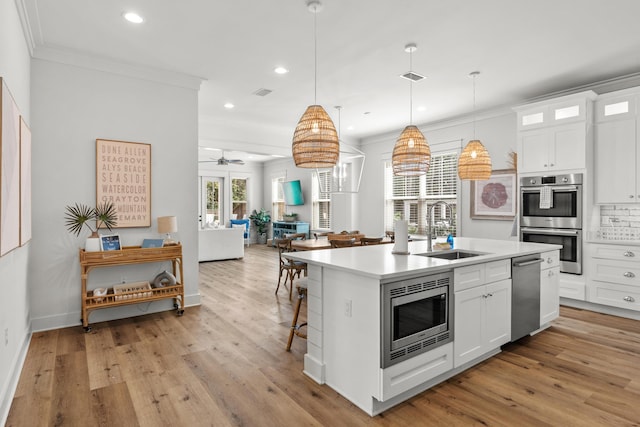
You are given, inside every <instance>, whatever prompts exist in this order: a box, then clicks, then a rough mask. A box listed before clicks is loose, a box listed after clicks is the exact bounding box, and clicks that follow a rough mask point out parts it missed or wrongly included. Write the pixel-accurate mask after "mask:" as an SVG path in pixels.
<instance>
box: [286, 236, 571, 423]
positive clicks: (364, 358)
mask: <svg viewBox="0 0 640 427" xmlns="http://www.w3.org/2000/svg"><path fill="white" fill-rule="evenodd" d="M454 246H455V248H456V249H457V250H463V251H468V252H475V253H476V256H472V257H468V258H461V259H456V260H446V259H440V258H435V257H426V256H422V255H420V254H424V253H426V252H427V242H426V241H416V242H410V243H409V251H410V255H395V254H392V250H393V246H392V245H374V246H364V247H353V248H341V249H327V250H319V251H307V252H293V253H289V254H287V256H288V257H290V258H293V259H296V260H299V261H304V262H306V263H307V264H308V266H309V277H308V306H307V307H308V315H307V321H308V331H307V332H308V334H307V336H308V339H307V353H306V354H305V356H304V373H305V374H306V375H308V376H309V377H311V378H313V379H314V380H315V381H317V382H318V383H320V384H327V385H328V386H330V387H331V388H333V389H334V390H336V391H337V392H338V393H340V394H341V395H343V396H344V397H345V398H347V399H349V400H350V401H351V402H353V403H354V404H355V405H357V406H358V407H359V408H361V409H362V410H363V411H365V412H366V413H368V414H369V415H376V414H379V413H381V412H383V411H384V410H386V409H388V408H390V407H392V406H394V405H396V404H398V403H400V402H403V401H405V400H407V399H409V398H410V397H412V396H415V395H416V394H418V393H420V392H422V391H424V390H426V389H428V388H429V387H432V386H433V385H435V384H438V383H440V382H442V381H444V380H446V379H447V378H450V377H452V376H453V375H455V374H457V373H459V372H462V371H463V370H465V369H467V368H469V367H470V366H472V365H474V364H476V363H479V362H480V361H482V360H485V359H486V358H488V357H491V356H492V355H494V354H496V353H497V352H499V351H500V345H502V344H504V343H505V342H508V341H509V340H510V321H511V301H510V298H509V295H510V291H511V279H510V277H511V276H510V265H511V258H513V257H518V256H522V255H532V254H541V253H545V252H549V251H552V252H553V251H555V252H557V251H558V250H559V249H560V246H558V245H544V244H538V243H526V242H517V241H506V240H489V239H471V238H455V242H454ZM456 271H457V274H456ZM473 271H475V272H473ZM478 271H480V272H478ZM465 272H468V273H470V274H466V275H465V274H463V273H465ZM434 277H438V279H437V280H441V279H440V277H447V279H446V280H447V282H446V283H447V285H446V289H449V290H448V291H447V292H448V295H449V297H448V298H449V299H450V301H454V303H455V304H453V303H452V304H451V305H450V306H448V305H446V304H448V303H443V305H442V308H444V307H445V306H446V307H447V309H446V310H443V311H446V313H447V318H448V319H449V320H448V324H449V326H448V330H447V331H445V332H443V333H440V335H438V339H439V338H440V337H443V340H442V342H441V343H440V344H435V345H434V346H433V348H431V345H430V344H427V341H430V340H431V338H428V339H427V340H425V341H424V342H421V343H420V346H422V350H423V351H415V353H410V354H407V355H405V356H402V357H400V358H398V359H397V360H396V361H393V362H391V363H389V362H388V361H386V360H385V357H384V353H385V349H384V341H385V340H384V335H385V334H386V332H384V329H385V325H384V319H386V318H387V317H388V316H387V315H386V314H384V313H383V311H384V306H385V305H386V304H385V301H386V298H385V289H386V290H387V291H388V289H389V285H394V286H395V284H397V283H399V282H400V283H407V284H409V285H410V286H415V285H416V284H419V286H423V287H424V289H427V285H428V283H431V282H430V280H431V278H434ZM478 278H479V279H480V281H479V282H478V281H477V279H478ZM434 280H435V279H434ZM442 280H444V279H442ZM448 280H451V282H453V283H449V282H448ZM456 280H457V282H456ZM423 282H424V283H423ZM438 283H440V282H438ZM459 285H460V286H459ZM533 285H534V286H540V284H539V283H537V284H533ZM428 289H429V290H428V291H427V292H432V293H435V294H438V293H439V292H441V291H440V289H443V287H442V286H441V285H440V284H437V285H434V287H433V288H432V287H429V288H428ZM434 289H437V290H435V291H434ZM467 291H474V292H476V291H477V292H480V294H482V295H489V294H491V295H492V297H487V298H484V300H487V301H484V303H483V304H484V307H482V308H481V310H484V313H485V314H484V316H485V317H484V320H483V327H484V331H485V334H484V337H485V339H484V340H483V344H482V348H481V349H480V350H479V351H476V352H473V354H471V353H469V356H468V357H467V358H465V359H460V363H459V364H458V366H457V367H456V366H454V360H455V356H456V355H457V351H456V350H454V349H456V348H457V349H458V350H460V349H463V348H465V346H468V347H469V346H474V343H473V339H475V337H474V330H475V329H474V328H476V326H477V323H478V321H479V319H475V318H474V316H475V314H474V313H473V312H472V310H471V309H469V312H468V313H467V312H466V310H467V308H466V307H465V304H460V305H459V304H458V300H457V299H458V297H459V296H463V295H465V294H464V293H465V292H467ZM458 292H460V295H458ZM454 294H455V295H454ZM443 298H444V297H443ZM480 298H482V296H480ZM491 298H493V299H491ZM437 299H438V298H437V297H436V298H435V300H436V301H437ZM490 299H491V300H490ZM461 301H462V300H461ZM452 310H453V313H452V312H451V311H452ZM480 315H481V316H482V314H480ZM458 322H459V323H460V325H458V324H457V323H458ZM465 325H466V326H465ZM386 327H387V328H388V327H389V325H386ZM448 334H451V335H450V336H449V335H448ZM458 334H459V336H457V335H458ZM411 346H412V347H413V345H411ZM425 348H426V349H427V351H424V350H425ZM410 351H413V350H410Z"/></svg>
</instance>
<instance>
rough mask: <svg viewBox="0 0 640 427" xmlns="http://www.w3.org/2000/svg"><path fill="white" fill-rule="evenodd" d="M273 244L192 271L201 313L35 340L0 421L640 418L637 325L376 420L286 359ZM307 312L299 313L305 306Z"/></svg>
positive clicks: (556, 335)
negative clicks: (197, 279)
mask: <svg viewBox="0 0 640 427" xmlns="http://www.w3.org/2000/svg"><path fill="white" fill-rule="evenodd" d="M277 257H278V254H277V252H276V250H275V249H272V248H268V247H266V246H257V245H254V246H251V247H250V248H249V249H248V250H247V251H246V257H245V258H244V259H243V260H233V261H218V262H210V263H203V264H200V291H201V293H202V306H200V307H194V308H187V310H186V312H185V315H184V316H183V317H176V316H175V314H174V313H173V312H164V313H158V314H151V315H144V316H140V317H136V318H131V319H123V320H118V321H112V322H105V323H98V324H94V325H93V331H92V332H91V333H88V334H85V333H84V331H83V330H82V328H81V327H80V326H77V327H73V328H67V329H60V330H56V331H49V332H41V333H35V334H34V335H33V338H32V341H31V346H30V348H29V353H28V356H27V360H26V363H25V366H24V369H23V372H22V375H21V378H20V383H19V386H18V390H17V393H16V396H15V398H14V400H13V404H12V407H11V411H10V414H9V418H8V421H7V425H8V426H29V427H32V426H97V425H100V426H118V427H123V426H138V425H140V426H189V427H191V426H224V425H234V426H302V425H324V426H358V425H376V426H377V425H380V426H427V425H428V426H439V425H442V426H452V425H492V426H501V425H503V426H528V425H530V426H592V425H593V426H596V425H601V426H617V425H625V426H629V425H639V422H640V322H638V321H633V320H628V319H621V318H616V317H611V316H606V315H601V314H596V313H591V312H586V311H581V310H575V309H569V308H563V309H562V311H561V317H560V318H559V319H558V320H557V321H555V322H554V324H553V326H552V327H551V328H550V329H548V330H546V331H544V332H542V333H540V334H538V335H536V336H533V337H528V338H524V339H522V340H520V341H519V342H518V343H515V344H509V345H506V346H505V347H503V352H502V353H500V354H499V355H497V356H495V357H493V358H491V359H490V360H488V361H486V362H484V363H481V364H480V365H478V366H476V367H474V368H472V369H470V370H468V371H466V372H464V373H462V374H460V375H458V376H456V377H454V378H452V379H450V380H449V381H446V382H444V383H442V384H440V385H438V386H436V387H434V388H432V389H430V390H428V391H426V392H424V393H422V394H420V395H418V396H416V397H414V398H413V399H410V400H409V401H407V402H405V403H403V404H401V405H398V406H396V407H395V408H392V409H391V410H389V411H387V412H385V413H383V414H382V415H380V416H377V417H374V418H370V417H369V416H367V415H366V414H364V413H363V412H362V411H361V410H359V409H358V408H356V407H355V406H353V405H352V404H351V403H349V402H348V401H347V400H345V399H344V398H342V397H341V396H340V395H338V394H337V393H336V392H335V391H333V390H332V389H331V388H329V387H328V386H321V385H318V384H316V383H315V382H313V381H312V380H310V379H309V378H307V377H306V376H305V375H303V374H302V372H301V371H302V364H303V362H302V360H303V355H304V352H305V347H306V344H305V341H304V340H302V339H300V338H298V337H296V338H295V339H294V343H293V348H292V351H291V352H290V353H288V352H286V351H284V347H285V343H286V338H287V333H288V327H289V323H290V319H291V311H292V304H291V303H290V302H289V299H288V297H287V295H286V293H285V292H284V291H283V290H282V289H281V290H280V295H278V296H275V295H274V289H275V279H276V276H277ZM303 310H304V307H303Z"/></svg>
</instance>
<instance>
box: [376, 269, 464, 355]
mask: <svg viewBox="0 0 640 427" xmlns="http://www.w3.org/2000/svg"><path fill="white" fill-rule="evenodd" d="M381 289H382V291H381V292H382V302H383V307H382V316H381V319H382V325H381V326H382V327H381V330H382V355H381V359H382V360H381V367H383V368H386V367H388V366H391V365H393V364H395V363H398V362H401V361H403V360H406V359H409V358H411V357H414V356H416V355H418V354H420V353H424V352H426V351H428V350H431V349H433V348H436V347H438V346H440V345H442V344H445V343H448V342H450V341H452V340H453V298H452V290H453V272H446V273H441V274H435V275H430V276H425V277H418V278H413V279H407V280H403V281H399V282H391V283H385V284H383V285H382V288H381Z"/></svg>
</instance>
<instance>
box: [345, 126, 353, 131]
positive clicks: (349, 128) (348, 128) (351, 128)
mask: <svg viewBox="0 0 640 427" xmlns="http://www.w3.org/2000/svg"><path fill="white" fill-rule="evenodd" d="M354 129H355V127H353V126H347V130H354Z"/></svg>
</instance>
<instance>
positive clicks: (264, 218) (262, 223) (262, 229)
mask: <svg viewBox="0 0 640 427" xmlns="http://www.w3.org/2000/svg"><path fill="white" fill-rule="evenodd" d="M249 219H250V220H251V222H253V225H255V226H256V232H257V235H258V243H261V244H265V243H267V224H269V222H271V214H270V213H269V211H266V210H265V209H264V208H261V209H260V211H256V210H255V209H254V210H253V212H251V215H249Z"/></svg>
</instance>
